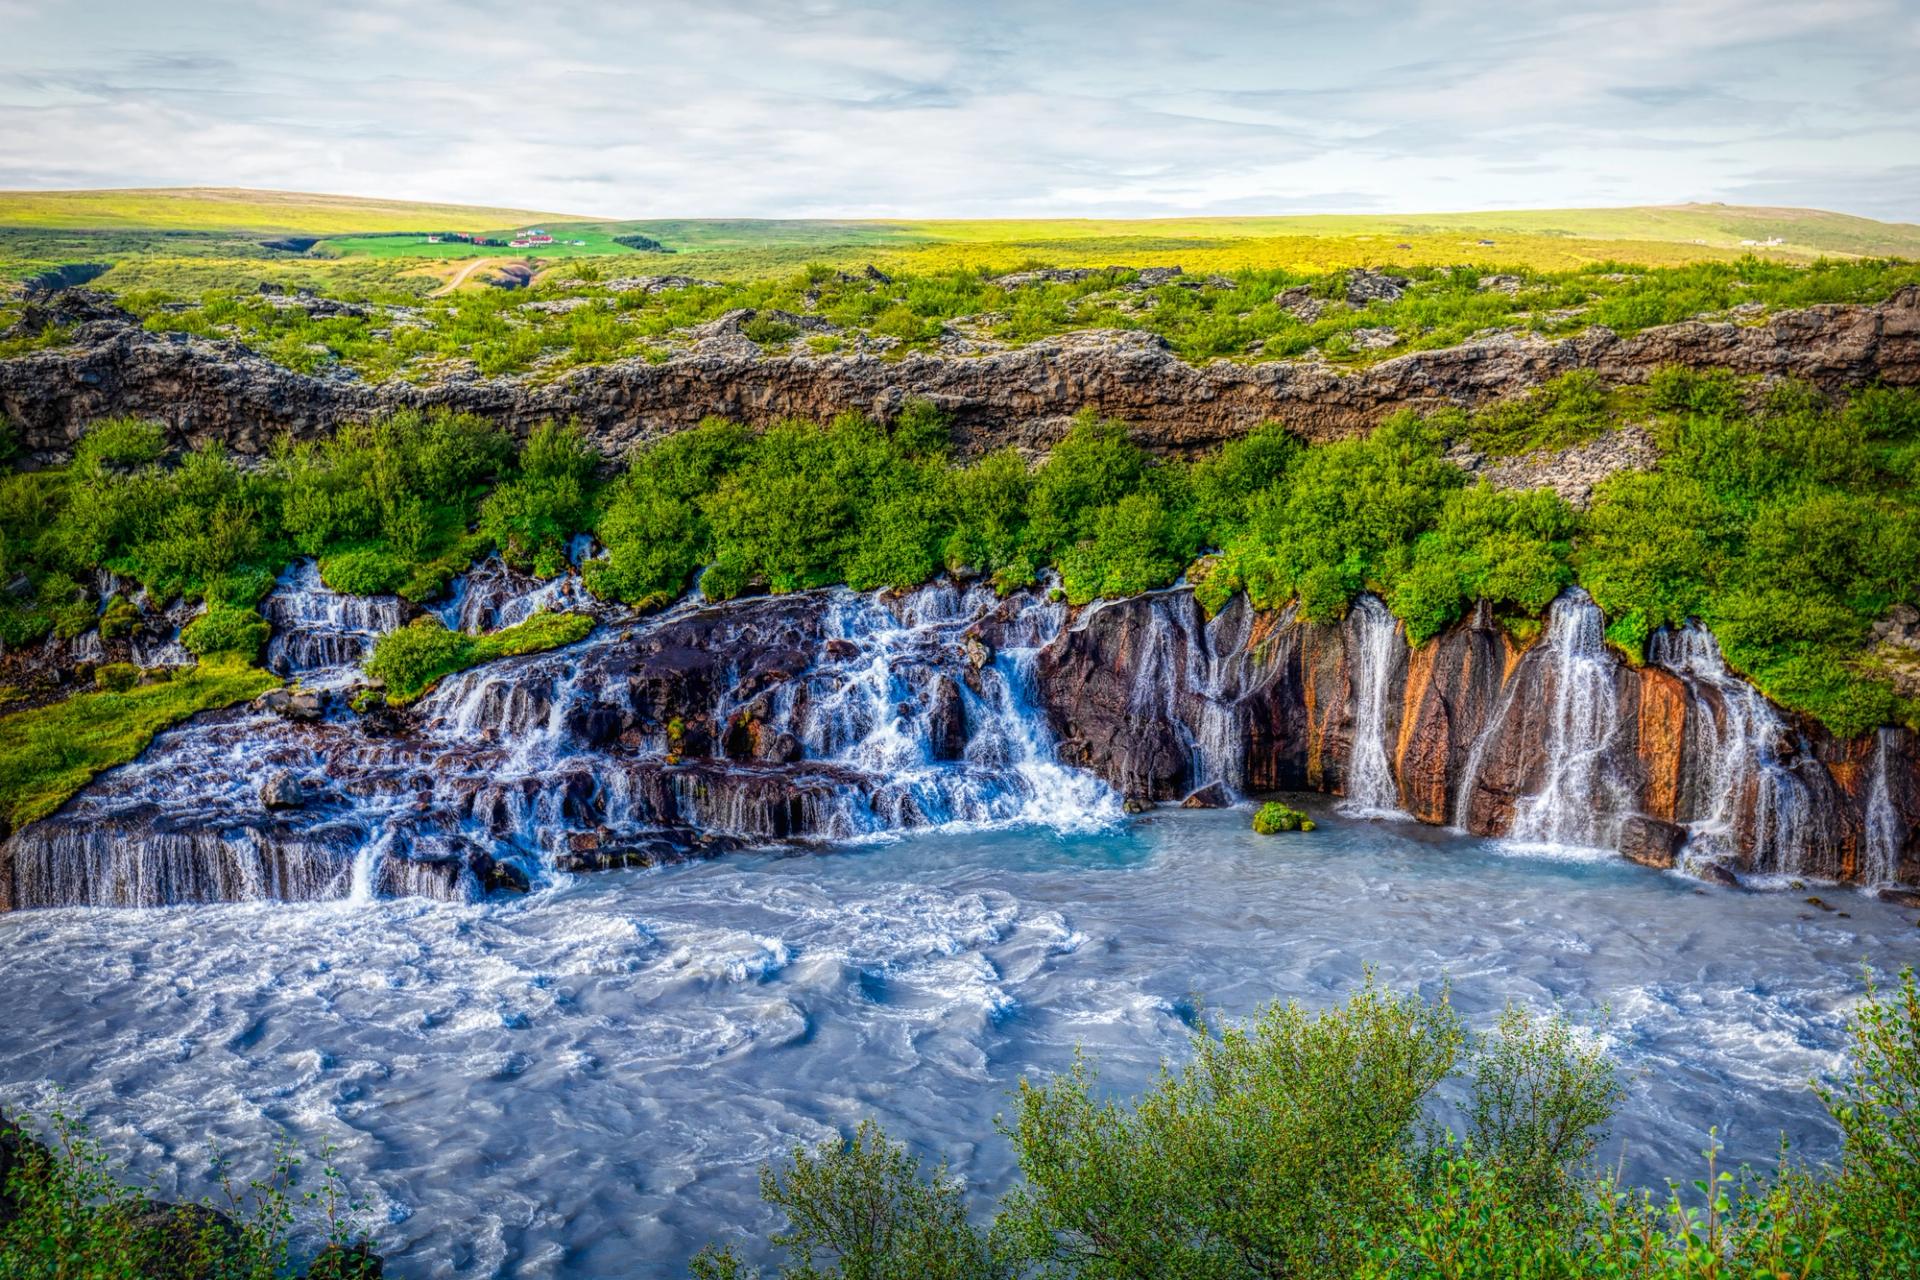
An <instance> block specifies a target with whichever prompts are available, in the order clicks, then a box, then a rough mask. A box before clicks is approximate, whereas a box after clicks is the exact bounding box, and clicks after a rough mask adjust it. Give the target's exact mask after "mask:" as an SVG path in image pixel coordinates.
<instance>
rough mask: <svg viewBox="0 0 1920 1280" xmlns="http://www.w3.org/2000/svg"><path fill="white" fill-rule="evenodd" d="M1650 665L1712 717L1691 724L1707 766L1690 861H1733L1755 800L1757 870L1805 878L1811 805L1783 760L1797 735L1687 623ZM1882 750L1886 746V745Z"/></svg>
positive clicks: (1695, 748)
mask: <svg viewBox="0 0 1920 1280" xmlns="http://www.w3.org/2000/svg"><path fill="white" fill-rule="evenodd" d="M1648 657H1649V661H1651V662H1653V663H1654V664H1655V665H1657V666H1661V667H1664V668H1666V669H1667V670H1669V671H1671V672H1673V673H1674V674H1675V675H1677V676H1679V677H1680V678H1681V679H1682V680H1683V681H1685V682H1686V683H1687V685H1688V686H1689V688H1690V689H1692V690H1693V691H1694V694H1695V697H1694V704H1695V705H1696V706H1700V707H1704V708H1707V709H1708V711H1709V713H1710V718H1704V717H1689V719H1690V720H1691V721H1693V722H1694V723H1693V727H1692V729H1691V731H1690V736H1692V737H1693V741H1692V742H1690V743H1689V746H1690V748H1691V750H1690V751H1689V752H1688V755H1689V758H1690V759H1693V760H1699V761H1705V762H1706V768H1705V769H1704V770H1703V771H1702V775H1701V777H1700V780H1699V783H1698V785H1697V786H1696V787H1695V788H1694V790H1695V791H1696V792H1697V798H1695V799H1694V800H1693V801H1692V803H1693V804H1694V807H1695V808H1694V812H1693V813H1692V814H1691V820H1690V821H1688V822H1687V823H1686V826H1687V829H1688V832H1689V836H1688V842H1687V843H1688V849H1689V852H1690V854H1691V855H1694V856H1705V857H1713V858H1734V857H1737V856H1738V855H1739V853H1740V848H1739V845H1740V833H1739V829H1738V826H1739V817H1740V813H1741V808H1742V805H1743V804H1746V803H1748V797H1749V795H1751V802H1750V803H1751V806H1752V835H1753V843H1754V849H1753V865H1754V866H1755V867H1756V868H1757V869H1759V870H1761V871H1765V872H1773V873H1776V874H1781V875H1796V874H1799V873H1800V872H1801V871H1802V869H1803V868H1804V867H1805V865H1806V861H1807V854H1808V852H1809V846H1810V844H1811V842H1812V838H1813V820H1812V813H1813V804H1812V796H1811V794H1810V792H1809V791H1808V788H1807V784H1806V782H1805V781H1803V780H1802V779H1801V778H1800V777H1799V775H1798V774H1796V773H1795V772H1794V771H1793V769H1791V768H1790V767H1789V766H1788V764H1787V762H1786V761H1785V760H1784V759H1783V758H1782V756H1783V752H1782V747H1783V745H1785V746H1789V747H1790V746H1791V744H1792V743H1793V742H1794V734H1793V733H1792V731H1791V730H1790V729H1789V728H1788V727H1787V724H1786V722H1785V721H1783V720H1782V719H1781V718H1780V713H1779V712H1777V711H1775V710H1774V708H1773V705H1772V704H1771V703H1769V702H1768V701H1767V700H1766V699H1765V698H1764V697H1762V696H1761V695H1760V693H1759V691H1758V690H1756V689H1755V688H1754V687H1753V686H1752V685H1750V684H1748V683H1747V682H1746V681H1744V680H1742V679H1741V678H1740V677H1738V676H1736V675H1735V674H1733V672H1732V671H1731V670H1729V669H1728V667H1727V663H1726V659H1725V658H1723V657H1722V656H1721V654H1720V646H1719V643H1718V642H1717V641H1715V640H1714V638H1713V634H1712V633H1711V632H1709V631H1708V630H1706V629H1705V628H1704V627H1700V626H1696V625H1694V624H1691V623H1689V624H1688V625H1686V626H1684V627H1680V628H1677V629H1676V628H1666V629H1663V630H1661V631H1660V632H1658V633H1657V634H1655V636H1654V637H1653V640H1652V642H1651V644H1650V645H1649V648H1648ZM1882 745H1883V747H1884V740H1883V744H1882Z"/></svg>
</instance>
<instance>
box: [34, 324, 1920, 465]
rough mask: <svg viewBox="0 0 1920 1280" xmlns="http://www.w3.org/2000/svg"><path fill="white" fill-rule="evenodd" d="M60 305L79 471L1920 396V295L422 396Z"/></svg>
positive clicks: (44, 420) (762, 365)
mask: <svg viewBox="0 0 1920 1280" xmlns="http://www.w3.org/2000/svg"><path fill="white" fill-rule="evenodd" d="M49 305H50V306H55V307H57V308H61V310H60V316H61V318H63V319H64V320H65V321H67V322H70V323H72V324H73V325H74V326H75V327H74V331H73V332H74V339H73V341H72V342H71V343H70V344H68V345H66V346H62V347H58V348H53V349H49V350H44V351H37V352H33V353H31V354H28V355H23V356H18V357H15V358H13V359H11V360H7V361H5V362H0V413H4V414H5V415H6V416H7V417H9V418H11V419H12V420H13V421H14V422H15V423H16V424H17V426H18V427H19V429H20V430H21V432H22V435H23V437H24V444H25V447H26V448H27V449H28V450H29V451H30V452H32V453H33V454H34V455H36V456H38V457H39V458H41V459H42V460H53V459H57V458H59V457H62V456H64V455H65V454H66V453H67V452H68V451H69V450H70V449H71V448H72V445H73V442H74V441H75V440H77V439H78V438H79V436H80V434H81V432H82V431H83V430H84V428H85V427H86V425H87V424H88V423H90V422H92V421H93V420H95V419H97V418H101V417H105V416H112V415H122V414H131V415H137V416H140V417H147V418H156V419H159V420H161V421H164V422H165V423H167V425H168V426H169V428H170V429H171V431H172V433H173V436H174V439H175V441H176V443H179V444H183V445H184V444H195V443H200V442H203V441H207V440H219V441H220V442H222V443H223V444H225V445H226V446H227V448H228V449H229V450H230V451H233V452H235V453H239V454H242V455H247V454H261V453H264V452H265V451H266V450H267V449H268V448H270V447H271V445H272V442H273V441H274V440H275V439H277V438H279V437H280V436H282V435H286V434H292V435H294V436H296V437H311V436H315V435H319V434H324V433H326V432H329V431H331V430H332V429H334V428H335V427H337V426H338V425H339V424H341V423H342V422H348V421H354V420H360V419H365V418H367V417H370V416H373V415H375V414H378V413H380V412H382V411H384V410H391V409H395V408H403V407H415V408H432V407H446V408H450V409H458V410H461V411H464V412H469V413H475V414H479V415H481V416H483V417H486V418H489V419H492V420H494V421H496V422H499V423H501V424H503V425H505V426H508V427H510V428H512V429H513V430H515V431H518V432H522V433H524V432H526V431H529V430H531V429H532V428H533V427H534V426H536V425H538V424H539V423H541V422H545V421H548V420H556V421H567V420H578V421H579V422H580V423H581V424H582V425H583V426H584V427H585V428H586V430H587V432H588V434H589V436H590V437H591V438H592V439H593V441H594V442H595V444H597V445H598V446H599V448H600V449H601V450H602V451H603V452H605V453H606V454H607V455H608V456H610V457H617V456H620V455H622V454H624V453H625V451H626V450H627V449H628V447H629V446H631V445H632V444H633V443H634V442H635V441H638V440H644V439H649V438H652V437H656V436H659V435H663V434H666V433H669V432H673V431H678V430H682V429H684V428H686V427H690V426H692V425H694V424H695V423H697V422H699V421H700V420H701V419H702V418H705V417H708V416H710V415H714V414H720V415H724V416H727V417H732V418H736V419H740V420H743V421H746V422H752V423H765V422H769V421H773V420H776V419H780V418H787V417H801V418H809V419H815V420H825V419H828V418H831V417H833V416H834V415H835V414H838V413H841V412H844V411H845V410H848V409H858V410H863V411H866V412H868V413H872V414H875V415H877V416H879V417H882V418H886V417H890V416H891V415H892V414H893V413H894V412H895V411H897V409H898V408H899V406H900V405H901V404H903V403H904V402H905V401H906V400H908V399H910V398H915V397H924V398H927V399H931V400H932V401H934V402H935V403H937V404H939V405H941V406H942V407H943V408H945V409H946V410H947V411H948V412H949V413H950V414H951V416H952V420H953V423H954V430H955V436H956V439H957V441H958V442H959V443H960V445H961V446H962V448H963V449H965V450H968V451H977V450H980V449H985V448H990V447H997V446H999V445H1003V444H1014V445H1019V446H1022V447H1027V448H1034V449H1043V448H1045V447H1047V446H1049V445H1050V444H1051V443H1052V442H1053V441H1054V440H1056V439H1057V438H1058V437H1059V435H1060V433H1061V432H1062V431H1063V430H1064V429H1065V426H1066V424H1067V422H1068V420H1069V419H1070V418H1071V417H1072V415H1074V414H1075V413H1078V412H1079V411H1081V410H1083V409H1093V410H1096V411H1098V412H1100V413H1102V414H1106V415H1110V416H1113V417H1117V418H1120V419H1122V420H1123V421H1125V422H1127V423H1129V424H1130V425H1131V426H1132V427H1133V428H1134V429H1135V431H1136V432H1137V434H1138V436H1139V438H1140V439H1141V440H1142V441H1143V442H1144V443H1147V444H1149V445H1151V446H1152V447H1154V448H1157V449H1160V450H1163V451H1166V452H1184V453H1193V452H1199V451H1202V450H1205V449H1208V448H1211V447H1213V446H1216V445H1218V444H1219V443H1220V442H1221V441H1223V440H1227V439H1231V438H1233V437H1235V436H1238V435H1242V434H1244V433H1245V432H1246V431H1248V430H1249V429H1250V428H1252V427H1253V426H1254V425H1256V424H1257V423H1259V422H1262V421H1265V420H1268V419H1279V420H1282V421H1284V422H1286V423H1287V424H1288V426H1290V427H1291V428H1293V429H1294V430H1295V431H1297V432H1299V433H1300V434H1302V435H1303V436H1306V437H1307V438H1309V439H1313V440H1326V439H1334V438H1338V437H1342V436H1349V435H1354V434H1357V433H1360V432H1363V431H1365V430H1367V429H1369V428H1370V427H1372V426H1373V425H1374V424H1375V423H1377V422H1379V421H1380V419H1381V418H1382V417H1384V416H1386V415H1387V414H1389V413H1392V412H1394V411H1396V410H1399V409H1406V408H1413V409H1430V408H1435V407H1439V406H1442V405H1449V404H1456V405H1464V406H1473V405H1478V404H1481V403H1484V402H1486V401H1489V400H1492V399H1497V398H1501V397H1505V396H1511V395H1514V394H1517V393H1519V392H1521V391H1523V390H1525V389H1526V388H1528V387H1531V386H1535V385H1538V384H1539V383H1541V382H1544V381H1546V380H1547V379H1549V378H1552V377H1554V376H1556V375H1559V374H1562V373H1566V372H1568V371H1570V370H1574V369H1591V370H1594V371H1596V372H1598V373H1599V374H1600V375H1601V376H1602V377H1603V378H1606V379H1607V380H1609V381H1613V382H1624V383H1633V382H1639V381H1642V380H1644V379H1645V377H1646V376H1647V374H1648V373H1649V372H1650V371H1651V370H1653V369H1655V368H1658V367H1660V366H1662V365H1666V364H1675V363H1678V364H1686V365H1691V366H1694V367H1700V368H1707V367H1716V368H1727V369H1731V370H1733V371H1734V372H1736V373H1740V374H1754V375H1785V374H1791V375H1794V376H1797V377H1802V378H1806V379H1808V380H1810V381H1812V382H1814V383H1816V384H1818V385H1820V386H1822V387H1826V388H1829V389H1833V388H1839V387H1843V386H1854V385H1859V384H1861V383H1865V382H1871V381H1876V380H1877V381H1882V382H1886V383H1889V384H1894V385H1913V384H1916V383H1920V287H1908V288H1906V289H1904V290H1902V291H1901V292H1900V293H1899V294H1897V295H1896V296H1895V297H1893V298H1892V299H1890V300H1888V301H1887V302H1885V303H1882V304H1879V305H1875V306H1851V305H1829V306H1816V307H1809V308H1806V309H1805V310H1800V311H1791V312H1784V313H1781V314H1778V315H1775V316H1773V317H1771V318H1770V319H1768V320H1766V321H1765V322H1764V323H1760V324H1737V323H1732V322H1725V321H1688V322H1685V323H1682V324H1675V325H1667V326H1664V327H1660V328H1654V329H1648V330H1645V331H1643V332H1640V333H1638V334H1634V335H1632V336H1630V337H1621V336H1618V335H1616V334H1614V333H1612V332H1611V331H1609V330H1606V329H1601V328H1595V329H1591V330H1588V331H1587V332H1585V333H1581V334H1578V335H1576V336H1573V337H1569V338H1562V339H1555V340H1548V339H1542V338H1536V337H1530V336H1519V335H1504V336H1501V337H1497V338H1493V339H1489V340H1486V341H1481V342H1472V343H1467V344H1464V345H1462V346H1457V347H1450V348H1445V349H1442V350H1435V351H1422V352H1415V353H1412V354H1409V355H1405V356H1400V357H1397V358H1394V359H1391V360H1385V361H1382V362H1380V363H1378V364H1374V365H1371V366H1368V367H1367V368H1365V369H1361V370H1358V371H1341V370H1340V369H1337V368H1336V367H1334V366H1333V365H1330V364H1327V363H1325V362H1322V361H1318V360H1289V361H1267V362H1259V363H1235V362H1231V361H1226V360H1216V361H1213V362H1212V363H1209V364H1205V365H1192V364H1188V363H1187V362H1186V361H1184V360H1182V359H1180V358H1179V357H1178V356H1176V355H1174V354H1173V352H1172V351H1170V350H1169V349H1168V348H1167V346H1166V344H1165V343H1164V342H1163V341H1161V340H1160V339H1158V338H1157V337H1154V336H1153V335H1151V334H1146V333H1138V332H1090V333H1080V334H1071V335H1067V336H1064V337H1060V338H1055V339H1049V340H1046V341H1042V342H1036V343H1033V344H1032V345H1030V346H1025V347H1020V348H1017V349H1015V350H1011V351H997V352H991V353H988V354H985V355H981V356H972V357H952V356H937V355H910V356H908V357H906V358H905V359H900V360H891V359H883V358H880V357H877V356H872V355H846V356H843V355H831V356H819V357H815V356H776V357H767V358H763V357H761V356H759V355H758V354H757V353H756V352H754V351H752V350H746V351H742V350H735V349H731V348H729V349H728V350H726V351H715V352H710V353H702V352H700V351H699V350H695V351H693V352H689V353H686V354H682V355H678V356H676V357H674V358H673V359H670V360H667V361H665V362H664V363H660V364H649V363H647V362H645V361H642V360H629V361H623V362H620V363H615V364H608V365H602V366H595V367H590V368H581V369H574V370H570V371H568V372H566V373H564V374H561V375H560V376H558V377H554V378H547V379H541V380H530V379H526V378H496V379H483V378H473V379H462V380H454V381H447V382H442V383H438V384H434V385H427V386H415V385H412V384H406V383H398V382H395V383H387V384H383V385H379V386H369V385H367V384H364V383H362V382H360V381H358V380H357V379H355V378H353V377H352V376H350V375H339V376H331V377H312V376H307V375H303V374H297V373H293V372H291V371H289V370H287V369H285V368H283V367H281V366H279V365H276V364H273V363H272V362H271V361H268V360H266V359H264V358H262V357H260V356H258V355H255V354H253V353H252V352H250V351H247V350H246V349H244V348H242V347H240V346H237V345H236V344H233V343H229V342H210V341H204V340H200V339H195V338H190V337H188V336H186V335H184V334H172V333H149V332H147V331H146V330H145V329H143V328H142V327H141V326H140V325H139V324H138V323H137V322H135V321H134V320H133V319H132V318H131V317H129V316H127V315H125V314H124V313H121V312H119V311H117V310H115V309H114V308H113V306H112V305H111V303H110V302H109V301H108V300H106V299H105V298H103V297H100V296H97V295H92V294H87V293H84V292H83V291H68V292H67V293H64V294H61V295H58V296H57V297H56V299H55V300H54V302H53V303H51V304H49ZM748 345H749V346H750V345H751V344H748Z"/></svg>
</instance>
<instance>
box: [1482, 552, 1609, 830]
mask: <svg viewBox="0 0 1920 1280" xmlns="http://www.w3.org/2000/svg"><path fill="white" fill-rule="evenodd" d="M1537 655H1538V657H1537V659H1536V654H1533V653H1530V654H1529V655H1528V656H1527V658H1528V660H1539V661H1543V662H1545V663H1546V664H1547V670H1546V672H1545V673H1544V677H1543V679H1544V683H1545V685H1546V688H1545V690H1544V693H1545V695H1546V702H1545V706H1544V707H1539V708H1532V707H1530V708H1526V709H1525V712H1526V713H1527V714H1541V715H1542V716H1543V720H1542V723H1541V726H1540V736H1541V746H1542V747H1543V748H1544V750H1545V752H1546V759H1545V761H1544V768H1543V769H1542V777H1541V784H1540V787H1539V789H1538V790H1536V791H1535V792H1534V793H1533V794H1531V795H1526V796H1522V797H1520V798H1519V799H1518V800H1517V801H1516V802H1515V804H1514V813H1513V826H1512V828H1511V829H1510V830H1509V832H1508V835H1509V836H1510V837H1511V838H1513V839H1515V840H1518V841H1522V842H1524V843H1529V844H1543V845H1555V846H1574V847H1581V848H1607V849H1611V848H1612V846H1613V844H1614V840H1615V836H1616V827H1617V825H1618V822H1619V819H1620V817H1621V816H1622V815H1623V814H1624V813H1625V812H1626V811H1627V810H1628V809H1629V808H1630V807H1631V797H1630V796H1629V795H1628V794H1627V792H1626V788H1625V787H1624V786H1623V785H1622V783H1621V782H1620V780H1619V779H1618V778H1617V777H1615V776H1614V773H1613V769H1612V765H1611V761H1610V759H1609V755H1610V751H1611V749H1612V746H1613V741H1614V738H1615V736H1616V734H1617V733H1618V731H1619V726H1620V706H1619V696H1618V693H1617V692H1616V690H1615V688H1614V663H1613V661H1612V659H1611V658H1610V656H1609V655H1608V653H1607V650H1606V631H1605V625H1604V619H1603V618H1602V616H1601V613H1600V610H1599V608H1598V607H1597V606H1596V605H1595V604H1594V603H1593V601H1592V600H1591V599H1590V598H1589V597H1588V596H1587V594H1586V592H1584V591H1581V590H1579V589H1578V588H1573V589H1570V590H1568V591H1566V592H1564V593H1563V594H1562V595H1561V596H1560V598H1559V599H1557V600H1555V601H1554V602H1553V607H1552V608H1551V609H1550V610H1549V611H1548V614H1547V634H1546V637H1545V639H1543V640H1542V641H1541V642H1540V647H1539V649H1538V650H1537ZM1509 684H1510V686H1511V687H1510V688H1509V690H1508V695H1507V696H1506V697H1504V698H1503V699H1502V713H1503V714H1502V716H1501V717H1500V719H1499V720H1496V721H1495V722H1494V723H1492V724H1490V725H1489V726H1488V734H1487V736H1489V737H1490V736H1491V734H1492V733H1493V732H1495V731H1497V730H1498V729H1499V728H1500V727H1501V721H1503V720H1505V718H1506V713H1508V712H1511V711H1512V710H1513V709H1514V703H1513V697H1514V691H1515V690H1516V689H1517V688H1518V687H1519V684H1520V681H1519V680H1518V678H1517V673H1516V678H1515V679H1514V680H1512V681H1510V682H1509ZM1480 755H1481V752H1480V750H1479V748H1478V746H1476V750H1475V752H1474V760H1473V765H1474V766H1475V767H1478V766H1479V765H1480ZM1471 773H1472V770H1471V769H1470V770H1469V778H1468V783H1469V784H1470V783H1471V781H1472V778H1471Z"/></svg>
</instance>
